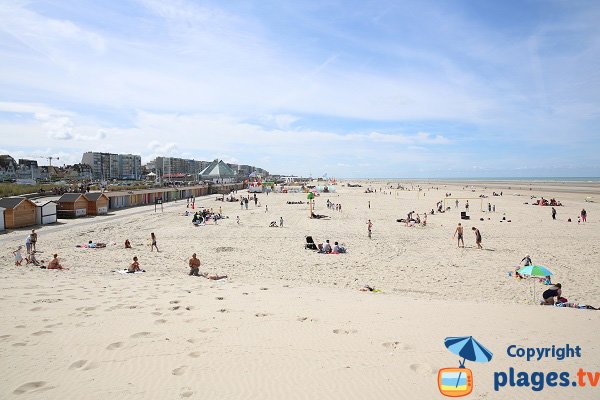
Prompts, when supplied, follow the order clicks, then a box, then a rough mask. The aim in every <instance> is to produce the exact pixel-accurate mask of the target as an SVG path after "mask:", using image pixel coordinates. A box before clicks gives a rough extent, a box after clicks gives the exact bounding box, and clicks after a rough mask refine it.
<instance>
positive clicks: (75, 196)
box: [58, 193, 88, 218]
mask: <svg viewBox="0 0 600 400" xmlns="http://www.w3.org/2000/svg"><path fill="white" fill-rule="evenodd" d="M87 206H88V201H87V199H86V198H85V197H84V196H83V195H82V194H81V193H65V194H63V195H62V196H61V197H60V199H58V216H59V217H61V218H76V217H83V216H85V215H87Z"/></svg>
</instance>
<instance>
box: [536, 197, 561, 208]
mask: <svg viewBox="0 0 600 400" xmlns="http://www.w3.org/2000/svg"><path fill="white" fill-rule="evenodd" d="M533 204H534V205H537V206H552V207H554V206H557V207H558V206H562V203H561V202H560V201H558V200H556V199H550V200H548V199H545V198H543V197H542V198H541V199H538V200H537V201H536V202H535V203H533Z"/></svg>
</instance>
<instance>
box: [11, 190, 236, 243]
mask: <svg viewBox="0 0 600 400" xmlns="http://www.w3.org/2000/svg"><path fill="white" fill-rule="evenodd" d="M241 188H242V184H235V183H233V184H223V185H213V186H210V187H208V186H194V187H181V188H154V189H145V190H137V191H122V192H104V193H100V192H88V193H65V194H63V195H62V196H61V197H60V199H58V200H56V201H43V200H42V201H39V200H38V201H36V202H34V201H32V200H30V199H28V198H26V197H5V198H1V199H0V231H3V230H6V229H17V228H24V227H28V226H34V225H45V224H52V223H55V222H56V221H57V219H58V218H79V217H84V216H87V215H103V214H107V213H108V210H114V209H120V208H129V207H137V206H143V205H150V204H157V203H166V202H170V201H175V200H182V199H189V198H195V197H199V196H206V195H208V194H213V193H223V194H225V193H230V192H231V191H232V190H239V189H241Z"/></svg>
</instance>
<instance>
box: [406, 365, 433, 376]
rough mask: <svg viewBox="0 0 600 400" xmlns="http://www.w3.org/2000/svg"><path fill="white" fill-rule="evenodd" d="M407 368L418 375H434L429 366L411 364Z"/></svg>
mask: <svg viewBox="0 0 600 400" xmlns="http://www.w3.org/2000/svg"><path fill="white" fill-rule="evenodd" d="M409 368H410V369H411V370H412V371H413V372H416V373H417V374H420V375H431V374H433V373H435V371H434V370H433V368H432V367H431V365H429V364H411V365H409Z"/></svg>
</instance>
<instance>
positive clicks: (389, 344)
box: [381, 342, 414, 350]
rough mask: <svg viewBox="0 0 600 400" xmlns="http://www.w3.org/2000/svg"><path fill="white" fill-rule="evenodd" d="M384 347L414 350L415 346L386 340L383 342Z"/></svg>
mask: <svg viewBox="0 0 600 400" xmlns="http://www.w3.org/2000/svg"><path fill="white" fill-rule="evenodd" d="M381 345H382V346H383V347H385V348H388V349H390V350H412V349H414V346H411V345H410V344H406V343H402V342H385V343H382V344H381Z"/></svg>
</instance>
